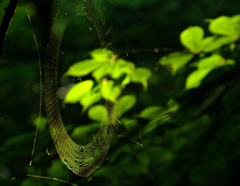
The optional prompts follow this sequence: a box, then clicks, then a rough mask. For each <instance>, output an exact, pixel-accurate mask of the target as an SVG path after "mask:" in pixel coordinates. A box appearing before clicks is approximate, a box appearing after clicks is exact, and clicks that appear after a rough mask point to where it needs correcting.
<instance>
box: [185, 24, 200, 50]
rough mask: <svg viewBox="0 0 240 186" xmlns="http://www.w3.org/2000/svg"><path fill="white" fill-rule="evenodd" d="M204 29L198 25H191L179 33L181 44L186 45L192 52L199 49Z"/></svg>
mask: <svg viewBox="0 0 240 186" xmlns="http://www.w3.org/2000/svg"><path fill="white" fill-rule="evenodd" d="M203 36H204V31H203V29H202V28H201V27H199V26H193V27H189V28H187V29H185V30H184V31H183V32H182V33H181V35H180V40H181V43H182V44H183V46H185V47H187V48H188V49H189V50H191V51H192V52H194V53H198V52H200V51H201V45H202V40H203Z"/></svg>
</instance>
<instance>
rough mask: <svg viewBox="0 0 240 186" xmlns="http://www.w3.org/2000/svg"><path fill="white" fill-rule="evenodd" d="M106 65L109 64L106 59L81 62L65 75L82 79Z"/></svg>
mask: <svg viewBox="0 0 240 186" xmlns="http://www.w3.org/2000/svg"><path fill="white" fill-rule="evenodd" d="M105 63H109V62H108V61H107V60H104V59H88V60H84V61H80V62H77V63H75V64H74V65H73V66H72V67H71V68H69V69H68V71H67V72H66V73H65V74H64V75H63V77H66V76H73V77H82V76H86V75H88V74H90V73H91V72H92V71H93V70H95V69H96V68H98V67H100V66H102V65H104V64H105Z"/></svg>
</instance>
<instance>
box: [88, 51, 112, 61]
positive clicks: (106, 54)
mask: <svg viewBox="0 0 240 186" xmlns="http://www.w3.org/2000/svg"><path fill="white" fill-rule="evenodd" d="M113 54H114V53H113V51H111V50H107V49H102V48H98V49H95V50H93V51H92V52H90V56H91V57H92V58H95V59H102V60H106V59H108V58H110V57H112V56H113Z"/></svg>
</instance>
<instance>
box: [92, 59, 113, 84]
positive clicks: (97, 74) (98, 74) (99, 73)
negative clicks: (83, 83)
mask: <svg viewBox="0 0 240 186" xmlns="http://www.w3.org/2000/svg"><path fill="white" fill-rule="evenodd" d="M110 68H111V65H110V63H105V64H103V66H102V67H100V68H97V69H96V70H95V71H93V73H92V76H93V77H94V78H95V79H96V80H97V81H100V80H101V79H102V78H103V77H104V76H106V75H107V74H108V73H109V70H110Z"/></svg>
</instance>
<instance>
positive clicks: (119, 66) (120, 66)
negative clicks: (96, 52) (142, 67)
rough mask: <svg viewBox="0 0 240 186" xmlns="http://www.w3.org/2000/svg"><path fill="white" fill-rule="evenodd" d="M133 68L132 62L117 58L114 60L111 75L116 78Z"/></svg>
mask: <svg viewBox="0 0 240 186" xmlns="http://www.w3.org/2000/svg"><path fill="white" fill-rule="evenodd" d="M134 68H135V65H134V64H133V63H132V62H127V61H125V60H124V59H118V60H116V62H115V66H114V69H113V71H112V74H111V76H112V78H114V79H118V78H119V77H120V76H121V75H123V74H128V73H130V72H132V71H133V70H134Z"/></svg>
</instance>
